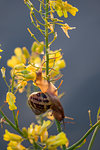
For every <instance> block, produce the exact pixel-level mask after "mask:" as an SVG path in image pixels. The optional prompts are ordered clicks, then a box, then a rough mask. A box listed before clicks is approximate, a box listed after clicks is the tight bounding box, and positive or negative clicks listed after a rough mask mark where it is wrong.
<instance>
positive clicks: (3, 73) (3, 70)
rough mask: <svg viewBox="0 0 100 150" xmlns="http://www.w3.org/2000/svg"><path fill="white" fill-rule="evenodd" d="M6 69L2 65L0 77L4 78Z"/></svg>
mask: <svg viewBox="0 0 100 150" xmlns="http://www.w3.org/2000/svg"><path fill="white" fill-rule="evenodd" d="M5 72H6V69H5V68H4V67H2V68H1V73H2V77H3V78H5Z"/></svg>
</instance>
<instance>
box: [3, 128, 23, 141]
mask: <svg viewBox="0 0 100 150" xmlns="http://www.w3.org/2000/svg"><path fill="white" fill-rule="evenodd" d="M3 139H4V140H5V141H15V142H22V141H23V139H22V137H21V136H19V135H17V134H14V133H10V132H9V131H8V130H7V129H6V130H5V134H4V135H3Z"/></svg>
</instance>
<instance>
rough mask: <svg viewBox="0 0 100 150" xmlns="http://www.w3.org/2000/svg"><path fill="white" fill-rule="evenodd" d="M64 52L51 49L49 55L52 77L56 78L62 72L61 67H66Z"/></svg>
mask: <svg viewBox="0 0 100 150" xmlns="http://www.w3.org/2000/svg"><path fill="white" fill-rule="evenodd" d="M62 57H63V56H62V54H61V52H60V51H59V50H56V51H50V55H49V68H50V77H51V78H54V77H55V76H57V75H59V74H60V69H62V68H65V66H66V63H65V61H64V59H62Z"/></svg>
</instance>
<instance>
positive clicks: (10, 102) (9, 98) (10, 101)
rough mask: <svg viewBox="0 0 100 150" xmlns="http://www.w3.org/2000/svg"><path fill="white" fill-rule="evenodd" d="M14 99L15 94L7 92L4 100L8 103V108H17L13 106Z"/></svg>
mask: <svg viewBox="0 0 100 150" xmlns="http://www.w3.org/2000/svg"><path fill="white" fill-rule="evenodd" d="M15 99H16V97H15V95H14V94H13V93H11V92H7V95H6V102H7V103H8V105H9V109H10V110H15V109H17V107H16V106H15V104H14V103H15V102H16V101H15Z"/></svg>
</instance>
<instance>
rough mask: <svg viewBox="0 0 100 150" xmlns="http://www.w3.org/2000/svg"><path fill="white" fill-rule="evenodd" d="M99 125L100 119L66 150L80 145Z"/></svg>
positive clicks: (71, 149)
mask: <svg viewBox="0 0 100 150" xmlns="http://www.w3.org/2000/svg"><path fill="white" fill-rule="evenodd" d="M97 126H100V121H98V122H96V123H95V124H94V125H93V126H92V127H91V128H90V129H89V130H88V131H87V132H86V134H85V135H84V136H83V137H82V138H81V139H80V140H79V141H77V142H76V143H75V144H73V145H72V146H70V147H68V148H67V149H66V150H73V149H74V148H75V147H76V146H78V145H80V144H81V143H82V142H83V141H84V139H86V138H87V136H88V135H89V134H90V133H91V132H92V131H93V130H94V129H95V128H96V127H97Z"/></svg>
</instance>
